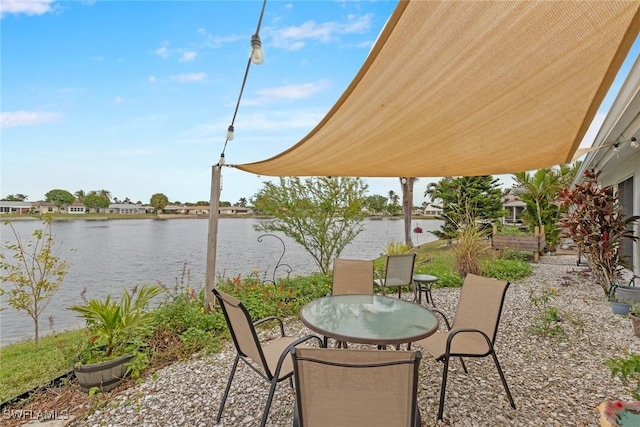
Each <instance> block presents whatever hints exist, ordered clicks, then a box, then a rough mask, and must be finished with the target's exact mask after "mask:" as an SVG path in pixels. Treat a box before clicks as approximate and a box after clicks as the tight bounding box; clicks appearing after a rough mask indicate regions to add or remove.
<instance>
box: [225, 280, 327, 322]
mask: <svg viewBox="0 0 640 427" xmlns="http://www.w3.org/2000/svg"><path fill="white" fill-rule="evenodd" d="M331 283H332V278H331V277H330V276H325V275H323V274H321V273H312V274H311V275H310V276H299V277H289V278H282V279H278V280H277V283H276V284H275V285H274V284H272V283H266V284H265V283H263V282H262V280H261V279H260V278H259V277H258V274H257V272H254V273H252V274H250V275H249V276H246V277H241V276H237V277H234V278H230V279H224V280H221V281H219V282H218V287H219V288H220V289H221V290H222V291H223V292H227V293H229V294H230V295H233V296H235V297H236V298H238V299H239V300H240V301H242V302H243V303H244V305H245V307H247V310H248V311H249V314H250V315H251V318H252V319H254V320H257V319H262V318H264V317H267V316H278V317H289V316H297V315H298V313H299V311H300V308H301V307H302V306H304V305H305V304H306V303H308V302H309V301H311V300H314V299H317V298H320V297H323V296H325V295H328V294H330V293H331Z"/></svg>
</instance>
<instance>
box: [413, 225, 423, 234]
mask: <svg viewBox="0 0 640 427" xmlns="http://www.w3.org/2000/svg"><path fill="white" fill-rule="evenodd" d="M413 232H414V233H416V234H422V228H420V226H417V227H416V228H414V229H413Z"/></svg>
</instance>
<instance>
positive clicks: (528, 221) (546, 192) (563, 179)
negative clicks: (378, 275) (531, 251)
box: [513, 164, 579, 250]
mask: <svg viewBox="0 0 640 427" xmlns="http://www.w3.org/2000/svg"><path fill="white" fill-rule="evenodd" d="M578 168H579V164H578V165H573V166H567V165H563V166H561V167H560V168H558V169H554V168H542V169H538V170H537V171H535V172H534V173H532V174H530V173H529V172H519V173H516V174H514V175H513V177H514V179H515V181H516V182H517V183H518V185H520V186H521V187H522V188H523V189H524V190H525V193H523V194H522V200H523V201H524V202H525V203H526V208H525V211H524V212H523V219H524V221H525V225H527V226H528V227H529V229H530V230H531V231H533V229H534V228H535V227H539V226H543V225H544V234H545V240H546V242H547V246H548V249H550V250H554V249H555V247H556V245H557V244H558V240H559V238H560V228H559V227H558V225H557V223H558V221H559V219H560V214H561V209H560V206H559V203H558V201H557V197H558V193H559V192H560V190H561V189H563V188H566V187H568V185H570V183H571V182H572V181H573V178H574V177H575V174H576V172H577V170H578Z"/></svg>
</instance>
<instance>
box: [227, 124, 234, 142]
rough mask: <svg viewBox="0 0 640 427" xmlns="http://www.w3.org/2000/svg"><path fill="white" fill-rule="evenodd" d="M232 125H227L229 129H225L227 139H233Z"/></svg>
mask: <svg viewBox="0 0 640 427" xmlns="http://www.w3.org/2000/svg"><path fill="white" fill-rule="evenodd" d="M233 131H234V129H233V125H229V129H227V141H233Z"/></svg>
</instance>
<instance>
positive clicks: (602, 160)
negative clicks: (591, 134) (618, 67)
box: [574, 57, 640, 274]
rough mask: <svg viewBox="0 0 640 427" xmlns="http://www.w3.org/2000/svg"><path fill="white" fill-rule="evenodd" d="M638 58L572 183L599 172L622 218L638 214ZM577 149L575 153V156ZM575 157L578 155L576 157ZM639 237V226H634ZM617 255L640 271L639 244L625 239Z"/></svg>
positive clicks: (639, 187)
mask: <svg viewBox="0 0 640 427" xmlns="http://www.w3.org/2000/svg"><path fill="white" fill-rule="evenodd" d="M639 140H640V58H639V57H637V58H636V60H635V63H634V65H633V67H632V68H631V71H630V72H629V75H628V77H627V79H626V81H625V82H624V84H623V85H622V87H621V89H620V91H619V92H618V96H617V97H616V99H615V100H614V101H613V104H612V106H611V108H610V109H609V113H608V114H607V116H606V117H605V119H604V122H603V123H602V126H601V127H600V130H599V131H598V134H597V135H596V137H595V139H594V141H593V145H592V146H591V147H590V148H587V149H586V150H585V151H588V154H587V155H586V157H585V158H584V161H583V163H582V166H581V167H580V170H579V171H578V173H577V174H576V178H575V180H574V184H577V183H579V182H580V181H581V180H582V179H584V172H585V171H586V170H588V169H593V170H595V171H596V172H598V173H600V175H599V177H598V182H599V183H600V185H602V186H609V185H611V186H613V188H614V189H615V190H617V191H618V193H619V195H620V207H621V211H622V213H623V214H624V215H625V216H627V217H628V216H631V215H640V143H639ZM579 153H580V150H578V154H579ZM576 157H577V156H576ZM634 229H635V234H636V235H638V230H639V229H640V225H638V224H636V225H635V228H634ZM620 255H621V256H623V257H629V259H630V260H632V262H633V273H634V274H638V272H639V271H640V245H639V244H638V243H634V242H633V241H631V240H630V239H624V240H623V242H622V244H621V247H620Z"/></svg>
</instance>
